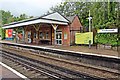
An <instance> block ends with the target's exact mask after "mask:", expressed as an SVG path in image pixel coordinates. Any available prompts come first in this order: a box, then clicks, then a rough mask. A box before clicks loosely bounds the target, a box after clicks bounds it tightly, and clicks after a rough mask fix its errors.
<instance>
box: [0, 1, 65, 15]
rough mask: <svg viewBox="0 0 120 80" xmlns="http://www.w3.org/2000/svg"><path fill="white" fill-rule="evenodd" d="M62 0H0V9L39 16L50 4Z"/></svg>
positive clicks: (14, 13) (16, 13)
mask: <svg viewBox="0 0 120 80" xmlns="http://www.w3.org/2000/svg"><path fill="white" fill-rule="evenodd" d="M63 1H64V0H0V9H2V10H5V11H10V12H11V13H12V14H13V15H15V16H18V15H20V14H22V13H25V14H27V15H28V16H41V15H43V14H44V13H46V12H47V11H48V10H49V9H50V8H51V7H52V6H55V5H57V4H60V3H61V2H63Z"/></svg>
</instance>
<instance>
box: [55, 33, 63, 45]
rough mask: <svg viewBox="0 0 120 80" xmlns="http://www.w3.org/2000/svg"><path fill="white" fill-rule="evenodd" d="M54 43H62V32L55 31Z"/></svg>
mask: <svg viewBox="0 0 120 80" xmlns="http://www.w3.org/2000/svg"><path fill="white" fill-rule="evenodd" d="M56 43H57V45H62V32H57V33H56Z"/></svg>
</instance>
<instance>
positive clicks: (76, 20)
mask: <svg viewBox="0 0 120 80" xmlns="http://www.w3.org/2000/svg"><path fill="white" fill-rule="evenodd" d="M80 27H82V25H81V23H80V20H79V18H78V16H75V17H74V20H73V21H72V23H71V25H70V30H71V32H70V44H75V33H77V32H80Z"/></svg>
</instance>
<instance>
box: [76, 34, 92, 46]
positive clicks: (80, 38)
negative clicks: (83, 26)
mask: <svg viewBox="0 0 120 80" xmlns="http://www.w3.org/2000/svg"><path fill="white" fill-rule="evenodd" d="M90 40H91V44H93V32H86V33H76V34H75V43H76V44H89V41H90Z"/></svg>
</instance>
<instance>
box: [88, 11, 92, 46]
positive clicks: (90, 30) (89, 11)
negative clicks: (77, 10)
mask: <svg viewBox="0 0 120 80" xmlns="http://www.w3.org/2000/svg"><path fill="white" fill-rule="evenodd" d="M88 19H89V32H91V19H92V17H90V10H89V18H88ZM90 37H91V36H89V48H91V40H90Z"/></svg>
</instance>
